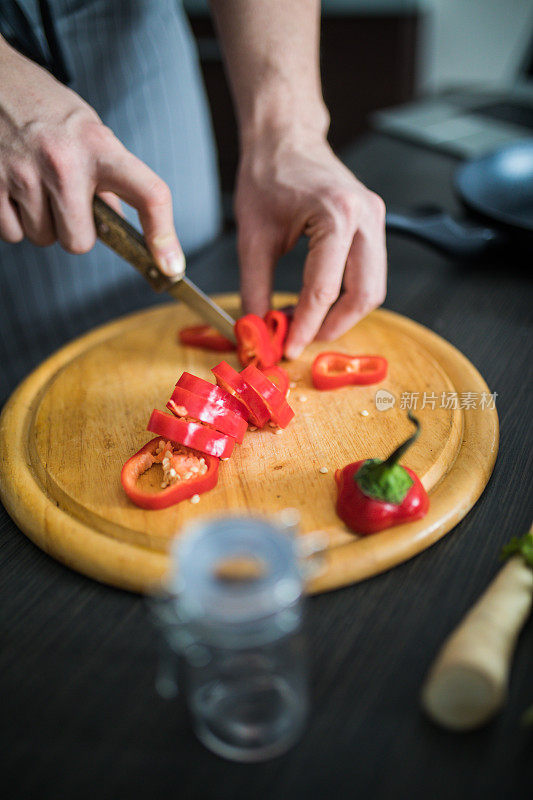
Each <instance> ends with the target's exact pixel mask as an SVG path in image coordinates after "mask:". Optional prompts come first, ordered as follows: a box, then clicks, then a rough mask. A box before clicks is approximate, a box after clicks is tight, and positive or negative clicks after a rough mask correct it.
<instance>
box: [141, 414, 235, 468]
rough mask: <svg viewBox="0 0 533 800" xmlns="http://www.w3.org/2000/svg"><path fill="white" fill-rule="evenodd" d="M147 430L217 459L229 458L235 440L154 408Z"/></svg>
mask: <svg viewBox="0 0 533 800" xmlns="http://www.w3.org/2000/svg"><path fill="white" fill-rule="evenodd" d="M147 430H149V431H152V433H155V434H156V435H157V436H164V437H165V439H170V440H171V441H172V442H177V444H183V445H185V446H186V447H192V448H193V449H194V450H200V451H201V452H202V453H208V454H209V455H211V456H216V457H217V458H229V457H230V455H231V454H232V452H233V446H234V444H235V439H233V438H232V437H231V436H226V434H225V433H219V432H218V431H215V430H213V428H206V427H205V425H202V424H201V423H199V422H191V421H188V420H184V419H177V418H176V417H173V416H171V415H170V414H165V412H164V411H158V410H157V409H156V408H154V410H153V411H152V416H151V417H150V421H149V422H148V426H147Z"/></svg>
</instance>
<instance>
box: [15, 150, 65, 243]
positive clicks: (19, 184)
mask: <svg viewBox="0 0 533 800" xmlns="http://www.w3.org/2000/svg"><path fill="white" fill-rule="evenodd" d="M7 188H8V192H9V196H10V198H11V200H12V201H14V202H15V203H16V207H17V214H18V217H19V219H20V221H21V223H22V228H23V231H24V234H25V236H27V238H28V239H29V240H30V241H31V242H33V243H34V244H38V245H48V244H52V242H54V241H55V239H56V236H55V229H54V225H53V221H52V214H51V211H50V204H49V202H48V197H47V194H46V191H45V188H44V186H43V183H42V181H41V178H40V176H39V172H38V171H37V170H36V169H35V168H34V167H33V166H32V165H31V163H29V162H28V161H27V160H24V159H20V160H17V161H15V162H14V163H12V164H11V168H10V171H9V183H8V187H7Z"/></svg>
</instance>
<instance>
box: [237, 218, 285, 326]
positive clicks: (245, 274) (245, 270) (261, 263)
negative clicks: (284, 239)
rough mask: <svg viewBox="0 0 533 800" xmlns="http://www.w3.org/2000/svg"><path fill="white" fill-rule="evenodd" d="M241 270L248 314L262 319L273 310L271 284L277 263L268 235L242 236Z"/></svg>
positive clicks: (274, 249) (261, 232) (244, 299)
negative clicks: (271, 306) (271, 307)
mask: <svg viewBox="0 0 533 800" xmlns="http://www.w3.org/2000/svg"><path fill="white" fill-rule="evenodd" d="M238 250H239V267H240V275H241V281H240V283H241V296H242V306H243V311H244V313H245V314H257V315H258V316H260V317H263V316H264V315H265V314H266V312H267V311H268V310H269V309H270V298H271V294H272V281H273V276H274V269H275V266H276V261H277V255H278V253H277V248H276V247H275V246H274V241H273V236H272V235H270V234H269V233H267V232H266V231H259V232H255V233H254V232H248V231H247V230H246V229H245V230H243V231H240V232H239V242H238Z"/></svg>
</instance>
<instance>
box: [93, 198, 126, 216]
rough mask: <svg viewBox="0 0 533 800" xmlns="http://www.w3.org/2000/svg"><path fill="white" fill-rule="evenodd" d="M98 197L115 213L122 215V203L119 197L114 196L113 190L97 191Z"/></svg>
mask: <svg viewBox="0 0 533 800" xmlns="http://www.w3.org/2000/svg"><path fill="white" fill-rule="evenodd" d="M98 197H100V198H101V199H102V200H103V201H104V203H107V205H108V206H111V208H112V209H113V211H116V212H117V214H120V216H121V217H123V216H124V211H123V210H122V203H121V202H120V198H119V197H117V196H116V194H114V193H113V192H98Z"/></svg>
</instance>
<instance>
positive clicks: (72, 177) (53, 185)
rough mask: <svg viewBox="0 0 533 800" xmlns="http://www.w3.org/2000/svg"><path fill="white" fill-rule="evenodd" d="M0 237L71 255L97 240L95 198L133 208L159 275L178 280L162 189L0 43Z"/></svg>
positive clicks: (181, 262)
mask: <svg viewBox="0 0 533 800" xmlns="http://www.w3.org/2000/svg"><path fill="white" fill-rule="evenodd" d="M0 74H1V75H2V81H1V83H0V238H2V239H4V240H5V241H7V242H20V241H21V240H22V239H23V238H24V237H27V238H28V239H29V240H30V241H31V242H33V243H34V244H37V245H42V246H46V245H50V244H52V243H53V242H55V241H56V240H58V241H59V242H60V244H61V245H62V246H63V247H64V248H65V249H66V250H68V251H69V252H70V253H86V252H88V251H89V250H91V248H92V247H93V245H94V243H95V241H96V230H95V223H94V217H93V211H92V201H93V197H94V195H95V194H98V195H99V196H101V197H102V198H103V199H104V200H105V201H106V202H108V203H109V204H110V205H112V206H113V207H114V208H115V209H116V210H117V211H120V200H119V198H121V199H122V200H124V201H125V202H126V203H128V204H129V205H131V206H133V207H134V208H136V209H137V212H138V214H139V220H140V223H141V225H142V229H143V232H144V236H145V239H146V243H147V245H148V247H149V248H150V250H151V252H152V255H153V256H154V259H155V260H156V262H157V263H158V265H159V267H160V268H161V270H162V271H163V272H164V273H165V274H166V275H169V276H172V277H174V276H177V275H181V274H183V271H184V266H185V259H184V256H183V252H182V249H181V246H180V244H179V241H178V238H177V235H176V231H175V228H174V220H173V214H172V198H171V194H170V190H169V188H168V186H167V185H166V183H164V181H162V180H161V178H159V177H158V176H157V175H156V174H155V173H154V172H153V171H152V170H151V169H150V168H149V167H147V166H146V164H144V163H143V162H142V161H140V160H139V159H138V158H136V157H135V156H134V155H133V154H132V153H130V152H129V151H128V150H126V148H125V147H124V146H123V145H122V144H121V143H120V142H119V141H118V139H117V138H116V137H115V136H114V134H113V133H112V131H111V130H109V128H106V127H105V125H103V124H102V122H101V120H100V118H99V117H98V115H97V113H96V112H95V111H94V109H92V108H91V107H90V106H89V105H88V104H87V103H86V102H85V101H84V100H82V99H81V97H79V96H78V95H77V94H75V92H73V91H71V90H70V89H68V88H66V87H65V86H63V85H62V84H61V83H59V82H58V81H56V80H55V78H53V77H52V76H51V75H50V74H49V73H48V72H46V71H45V70H44V69H42V68H41V67H39V66H37V65H36V64H34V63H33V62H32V61H29V60H28V59H27V58H25V57H24V56H22V55H20V54H19V53H18V52H17V51H16V50H14V49H13V48H11V47H10V46H9V45H8V44H7V43H6V42H5V41H4V40H3V39H2V38H1V37H0Z"/></svg>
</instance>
